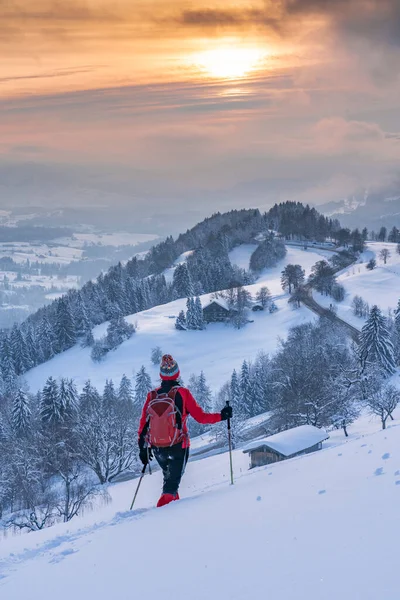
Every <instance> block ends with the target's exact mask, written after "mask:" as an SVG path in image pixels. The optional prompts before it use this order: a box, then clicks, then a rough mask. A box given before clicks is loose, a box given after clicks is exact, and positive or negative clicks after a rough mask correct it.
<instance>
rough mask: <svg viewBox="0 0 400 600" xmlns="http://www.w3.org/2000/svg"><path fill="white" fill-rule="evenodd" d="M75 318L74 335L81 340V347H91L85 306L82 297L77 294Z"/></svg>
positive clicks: (91, 339) (88, 320) (91, 341)
mask: <svg viewBox="0 0 400 600" xmlns="http://www.w3.org/2000/svg"><path fill="white" fill-rule="evenodd" d="M74 317H75V335H76V337H77V338H78V339H81V343H82V346H84V347H90V346H92V345H93V342H94V339H93V334H92V324H91V322H90V319H89V317H88V312H87V309H86V305H85V303H84V301H83V298H82V295H81V294H79V295H78V298H77V303H76V312H75V314H74Z"/></svg>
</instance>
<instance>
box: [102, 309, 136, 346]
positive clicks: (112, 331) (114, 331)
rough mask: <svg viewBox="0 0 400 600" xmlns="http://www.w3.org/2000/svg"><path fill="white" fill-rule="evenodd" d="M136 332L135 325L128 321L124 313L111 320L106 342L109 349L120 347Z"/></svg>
mask: <svg viewBox="0 0 400 600" xmlns="http://www.w3.org/2000/svg"><path fill="white" fill-rule="evenodd" d="M134 333H135V326H134V325H132V324H131V323H128V322H127V321H126V320H125V319H124V317H123V316H122V315H119V316H118V317H116V318H115V319H112V320H111V321H110V324H109V326H108V328H107V335H106V342H107V346H108V348H109V349H111V350H113V349H114V348H118V346H120V345H121V344H122V343H123V342H125V341H126V340H128V339H129V338H130V337H131V336H132V335H133V334H134Z"/></svg>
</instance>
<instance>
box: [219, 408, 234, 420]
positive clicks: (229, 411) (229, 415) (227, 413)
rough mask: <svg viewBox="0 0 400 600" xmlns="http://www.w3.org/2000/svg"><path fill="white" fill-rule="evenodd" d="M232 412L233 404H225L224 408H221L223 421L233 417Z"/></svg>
mask: <svg viewBox="0 0 400 600" xmlns="http://www.w3.org/2000/svg"><path fill="white" fill-rule="evenodd" d="M232 414H233V411H232V406H224V408H223V409H222V410H221V421H227V420H228V419H232Z"/></svg>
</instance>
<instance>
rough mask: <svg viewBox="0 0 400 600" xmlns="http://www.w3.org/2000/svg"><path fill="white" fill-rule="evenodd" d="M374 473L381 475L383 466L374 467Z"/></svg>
mask: <svg viewBox="0 0 400 600" xmlns="http://www.w3.org/2000/svg"><path fill="white" fill-rule="evenodd" d="M374 475H376V476H378V475H383V467H378V468H377V469H376V471H375V472H374Z"/></svg>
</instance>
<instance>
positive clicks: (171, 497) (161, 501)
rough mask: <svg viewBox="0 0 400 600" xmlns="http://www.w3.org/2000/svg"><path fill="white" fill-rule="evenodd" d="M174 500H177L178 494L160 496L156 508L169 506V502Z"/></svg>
mask: <svg viewBox="0 0 400 600" xmlns="http://www.w3.org/2000/svg"><path fill="white" fill-rule="evenodd" d="M174 500H179V495H178V494H162V495H161V496H160V499H159V501H158V502H157V508H160V507H161V506H165V505H166V504H169V503H170V502H173V501H174Z"/></svg>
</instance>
